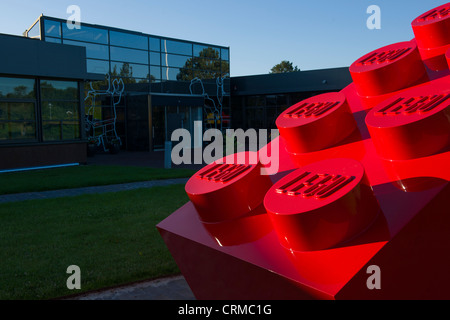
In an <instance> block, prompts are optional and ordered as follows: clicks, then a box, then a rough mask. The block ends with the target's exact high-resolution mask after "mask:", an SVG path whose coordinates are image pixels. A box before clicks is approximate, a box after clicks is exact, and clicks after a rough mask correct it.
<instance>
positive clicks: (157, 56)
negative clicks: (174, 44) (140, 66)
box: [150, 52, 161, 66]
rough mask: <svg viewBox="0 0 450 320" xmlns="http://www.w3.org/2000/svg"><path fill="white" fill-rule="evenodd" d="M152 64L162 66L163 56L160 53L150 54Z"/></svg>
mask: <svg viewBox="0 0 450 320" xmlns="http://www.w3.org/2000/svg"><path fill="white" fill-rule="evenodd" d="M150 64H155V65H158V66H159V65H161V54H160V53H159V52H150Z"/></svg>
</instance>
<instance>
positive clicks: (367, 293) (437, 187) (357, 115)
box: [157, 45, 450, 300]
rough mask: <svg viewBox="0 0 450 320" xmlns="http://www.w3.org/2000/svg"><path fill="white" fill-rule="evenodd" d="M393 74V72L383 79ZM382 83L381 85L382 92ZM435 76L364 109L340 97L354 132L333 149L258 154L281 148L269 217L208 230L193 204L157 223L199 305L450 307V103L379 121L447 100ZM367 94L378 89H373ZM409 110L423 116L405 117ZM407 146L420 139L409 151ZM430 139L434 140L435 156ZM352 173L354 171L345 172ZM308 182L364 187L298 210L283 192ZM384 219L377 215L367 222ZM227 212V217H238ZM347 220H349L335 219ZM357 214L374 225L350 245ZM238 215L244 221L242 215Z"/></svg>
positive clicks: (443, 78) (355, 90) (351, 93)
mask: <svg viewBox="0 0 450 320" xmlns="http://www.w3.org/2000/svg"><path fill="white" fill-rule="evenodd" d="M396 46H397V45H396ZM408 52H409V51H408ZM405 56H406V55H404V57H405ZM416 57H417V56H416ZM358 61H359V60H358ZM408 61H409V62H408ZM393 62H395V60H394V61H393ZM423 63H424V62H422V66H423ZM389 64H391V63H390V62H384V63H382V64H380V65H379V67H381V66H382V65H384V66H387V65H389ZM401 65H402V67H401V68H400V67H399V66H395V67H394V69H396V68H399V69H398V70H397V71H399V74H402V75H403V77H405V76H406V75H407V74H408V70H409V69H415V68H416V67H417V61H416V58H414V59H412V60H408V59H406V60H405V61H402V62H401ZM379 67H374V70H377V69H378V68H379ZM419 69H420V68H419ZM369 72H370V70H369ZM388 73H389V72H388ZM418 74H419V73H417V75H418ZM374 76H375V78H374V79H375V80H376V81H378V80H380V79H378V80H377V79H376V78H377V75H376V74H374ZM427 76H428V77H429V79H430V80H429V81H428V82H427V83H424V84H415V85H413V84H412V83H411V82H409V83H407V82H408V81H406V79H403V80H401V79H400V80H399V79H397V80H395V81H394V82H396V83H397V84H401V86H400V87H402V88H401V89H396V90H397V91H392V92H389V93H384V94H382V95H374V96H370V97H362V96H361V92H360V90H359V89H360V88H361V86H358V85H357V84H356V83H352V84H350V85H349V86H348V87H346V88H345V89H343V90H342V91H341V94H343V95H345V98H346V101H347V103H348V106H349V108H350V112H351V114H352V115H353V118H354V119H355V122H356V130H354V131H353V132H352V133H351V134H350V135H348V136H347V137H346V138H344V139H342V140H341V141H339V142H338V143H336V144H334V145H332V146H327V147H323V148H321V149H319V150H316V151H310V152H297V153H292V152H287V151H286V146H287V145H288V144H289V141H286V139H291V138H290V137H289V135H288V136H287V138H286V135H284V136H279V137H278V138H276V139H274V140H273V141H272V142H271V143H270V144H269V145H267V146H266V147H264V148H263V149H261V150H260V154H261V155H264V154H266V151H267V149H269V148H271V147H272V146H276V147H277V148H278V150H279V159H278V161H279V163H278V164H279V172H278V173H276V174H273V175H271V176H270V179H271V181H272V183H273V186H271V187H268V188H267V191H268V192H266V193H265V197H266V198H265V200H264V202H262V199H261V198H258V201H256V202H260V205H259V206H257V208H255V209H254V210H251V211H250V212H247V213H244V214H242V213H239V214H238V215H236V216H235V217H234V218H233V219H227V220H225V221H221V222H217V223H205V222H204V221H201V220H200V219H199V216H200V214H199V212H198V209H197V208H196V207H195V206H194V203H193V202H189V203H187V204H186V205H184V206H183V207H182V208H180V209H179V210H177V211H175V212H174V213H173V214H172V215H170V216H169V217H168V218H167V219H165V220H164V221H162V222H161V223H159V224H158V226H157V228H158V230H159V232H160V233H161V236H162V238H163V239H164V241H165V243H166V245H167V247H168V249H169V250H170V252H171V253H172V256H173V257H174V259H175V261H176V262H177V264H178V266H179V268H180V270H181V272H182V273H183V275H184V276H185V278H186V280H187V282H188V283H189V285H190V287H191V289H192V291H193V292H194V294H195V296H196V297H197V298H198V299H247V300H248V299H450V291H449V290H448V287H449V286H450V276H449V275H448V266H449V265H450V256H449V255H448V252H449V250H450V236H449V232H448V230H450V214H449V212H448V208H449V206H450V200H449V199H450V184H449V180H450V166H449V164H450V151H449V150H447V149H445V148H441V149H440V150H437V149H438V148H436V144H437V141H441V138H442V137H444V136H445V131H446V130H447V129H446V128H447V127H446V126H447V124H448V120H449V117H448V110H449V109H450V106H449V104H448V103H446V102H445V103H444V102H443V103H441V104H438V105H436V106H434V107H433V108H432V109H430V110H428V109H427V108H426V107H425V106H424V105H423V104H422V105H421V106H420V107H418V108H417V109H415V110H413V109H414V108H411V109H409V110H407V108H409V107H411V106H410V105H408V106H402V108H400V109H398V110H394V109H395V107H393V108H394V109H392V107H389V108H387V109H386V110H385V111H386V112H388V113H389V114H386V115H381V116H380V115H378V116H377V115H376V114H375V113H376V112H380V111H381V110H382V109H383V107H387V105H386V104H387V103H388V102H389V101H392V100H393V101H395V100H396V99H397V97H394V96H396V95H399V97H400V96H401V97H404V98H407V97H411V96H413V97H417V96H416V94H418V96H429V95H430V94H434V93H435V92H434V91H433V90H437V91H439V92H438V93H439V94H441V93H442V92H444V93H445V92H447V91H446V90H447V89H448V88H450V74H449V71H448V70H444V71H433V70H430V69H429V70H427ZM376 81H375V82H376ZM402 81H403V83H402ZM360 84H361V83H360ZM366 85H367V86H368V88H369V89H370V86H371V85H372V84H370V83H366ZM375 85H376V86H378V84H376V83H375ZM363 87H364V85H363ZM366 89H367V88H366ZM378 89H381V90H378ZM378 89H377V90H378V92H380V91H383V90H384V89H387V88H386V87H383V84H381V87H378ZM391 89H392V88H390V89H389V90H391ZM430 90H431V91H430ZM413 93H414V94H413ZM388 100H389V101H388ZM446 101H448V100H446ZM421 108H422V109H421ZM372 109H373V110H372ZM400 110H401V111H402V112H405V111H414V112H413V113H412V114H408V115H405V114H403V113H400V114H398V113H396V111H400ZM391 113H392V114H391ZM439 115H440V117H441V118H442V119H443V118H444V115H445V118H446V119H447V122H446V121H445V120H442V121H435V120H436V119H434V117H437V116H439ZM377 117H378V118H377ZM389 117H390V118H389ZM366 118H367V121H366ZM366 122H367V125H366ZM428 122H429V124H426V123H428ZM425 124H426V125H425ZM410 125H413V126H416V127H415V128H416V130H419V132H420V134H417V133H414V132H413V131H410V129H409V126H410ZM442 126H443V127H442ZM391 127H399V128H401V129H400V131H399V132H403V135H402V134H398V135H397V136H395V135H394V136H392V137H391V139H392V140H394V141H390V142H388V143H385V142H384V143H383V142H382V143H380V142H377V141H378V140H379V137H380V135H381V136H383V130H385V129H386V128H391ZM433 127H436V128H433ZM322 129H323V128H322ZM374 129H375V131H374ZM435 129H436V131H434V130H435ZM325 130H326V129H325ZM377 130H378V131H377ZM380 132H381V133H380ZM436 132H438V134H437V135H436V134H435V133H436ZM447 133H448V132H447ZM409 135H413V137H415V138H414V139H410V138H408V137H409ZM385 136H386V137H387V136H388V134H386V135H385ZM423 137H427V139H428V140H427V141H428V144H427V143H426V141H425V140H422V138H423ZM377 139H378V140H377ZM386 139H387V138H386ZM417 143H419V144H417ZM427 148H428V149H427ZM397 149H398V150H397ZM421 150H427V152H425V154H424V153H423V151H421ZM430 151H432V152H430ZM383 152H387V154H388V155H392V154H394V155H395V154H397V155H398V154H400V153H401V154H408V157H406V158H407V159H403V160H390V159H386V157H382V156H380V153H382V154H383ZM337 158H340V159H338V160H336V159H337ZM342 158H345V159H342ZM273 161H274V160H273ZM263 162H264V161H263ZM264 163H265V162H264ZM347 166H349V169H345V168H347ZM306 170H307V172H316V173H323V174H327V173H328V174H341V175H345V176H351V177H355V178H354V179H352V180H351V181H350V182H349V183H348V184H347V185H345V186H342V188H340V189H336V190H334V189H331V190H334V191H335V192H334V193H331V194H330V195H329V197H325V199H320V200H319V199H315V201H313V200H312V199H311V198H309V199H301V200H300V198H299V197H303V195H301V194H297V195H293V196H291V197H290V198H289V196H287V195H282V194H281V193H279V192H277V191H276V190H277V189H279V190H280V191H281V192H283V190H285V191H286V192H287V193H288V192H291V193H293V194H295V192H297V191H298V190H293V188H295V186H294V185H287V187H286V188H284V189H283V188H281V187H283V186H286V184H287V183H288V182H290V181H292V179H293V178H295V177H297V176H298V175H301V174H302V172H304V171H306ZM346 170H348V171H346ZM271 173H275V172H273V171H272V172H271ZM197 179H198V178H197ZM197 182H198V181H197ZM298 182H299V183H301V182H300V181H298ZM325 184H326V182H325ZM358 186H360V189H361V187H362V186H365V187H366V189H365V190H366V191H364V192H361V193H359V194H358V192H355V193H354V194H352V192H354V191H356V190H358ZM252 187H255V184H253V185H252ZM222 188H223V187H222ZM222 188H218V190H221V189H222ZM317 188H318V189H316V193H314V192H313V193H314V194H312V193H311V190H310V192H307V193H306V194H307V195H311V196H316V195H317V193H318V190H323V189H321V188H326V187H324V186H322V185H317ZM269 189H270V190H269ZM328 190H330V189H328ZM361 190H362V189H361ZM368 191H370V192H368ZM324 193H325V192H323V193H321V194H322V195H323V194H324ZM206 194H207V193H205V195H206ZM370 194H371V195H372V196H373V197H374V198H372V199H375V200H376V201H372V200H368V201H363V199H370ZM349 195H350V196H349ZM367 195H369V197H365V196H367ZM205 197H206V196H205ZM235 197H236V199H235ZM240 197H241V198H242V199H243V198H245V197H243V196H242V195H233V196H228V197H225V196H224V197H223V198H222V197H217V198H216V199H215V200H214V201H213V203H215V204H216V205H217V206H218V207H220V204H223V206H228V205H231V204H230V203H233V202H237V203H239V202H240V201H241V200H240V199H241V198H240ZM288 198H289V200H288ZM341 199H347V200H346V201H343V202H341V205H342V206H345V205H348V207H347V208H348V209H347V210H345V209H339V210H334V209H333V210H329V211H328V210H327V207H329V206H330V205H333V206H338V207H339V202H340V201H341ZM309 200H311V201H309ZM320 201H323V202H320ZM261 204H265V206H264V205H261ZM352 205H353V206H352ZM358 205H362V206H366V208H364V209H363V208H361V207H360V208H358ZM341 208H343V207H341ZM218 209H219V210H220V209H221V208H218ZM375 209H377V210H378V214H377V215H376V216H375V217H374V218H373V219H369V217H373V213H372V212H373V211H374V210H375ZM214 210H216V207H211V211H209V212H208V211H205V212H204V214H207V215H209V214H211V215H213V216H214V215H215V212H214ZM317 210H319V211H322V212H321V213H320V214H319V215H317V216H311V217H310V220H309V221H308V222H306V223H304V221H302V218H303V216H304V215H306V214H308V212H313V211H317ZM371 210H372V211H371ZM226 211H227V210H223V211H222V213H223V214H224V215H225V216H227V217H228V215H226V214H225V213H226ZM243 211H245V210H243ZM337 212H340V215H334V214H333V213H337ZM352 212H353V214H355V215H356V216H360V217H367V218H368V219H367V220H364V223H361V224H357V226H358V228H355V230H359V232H356V231H355V233H354V236H353V237H347V236H342V234H345V233H346V231H348V230H349V227H348V226H349V221H351V220H352V219H353V218H354V217H352V215H351V214H352ZM230 215H231V216H234V212H233V213H230ZM280 215H283V216H285V217H287V218H288V219H292V220H288V222H287V223H281V224H279V223H278V221H277V219H275V220H274V219H273V218H274V216H280ZM338 217H339V218H342V217H344V219H337V218H338ZM275 218H277V217H275ZM333 218H336V219H335V220H333ZM314 219H316V220H315V222H317V224H314ZM369 220H370V222H369ZM311 221H312V222H313V223H311ZM324 221H328V224H324V223H323V222H324ZM343 221H344V222H343ZM365 223H367V225H366V227H363V225H364V224H365ZM321 224H322V225H321ZM306 225H308V227H306ZM280 226H281V227H280ZM286 234H287V235H288V239H295V238H297V239H296V241H294V242H291V241H286V239H284V240H283V236H284V235H286ZM322 234H325V235H324V236H322ZM280 235H281V236H280ZM328 238H331V239H334V241H333V243H332V242H327V241H325V242H326V243H323V242H321V241H323V239H325V240H327V239H328ZM305 239H306V240H305ZM371 265H376V266H378V267H379V268H380V270H381V289H379V290H378V289H370V288H369V287H368V286H367V281H368V278H369V276H370V274H368V272H367V270H368V267H369V266H371Z"/></svg>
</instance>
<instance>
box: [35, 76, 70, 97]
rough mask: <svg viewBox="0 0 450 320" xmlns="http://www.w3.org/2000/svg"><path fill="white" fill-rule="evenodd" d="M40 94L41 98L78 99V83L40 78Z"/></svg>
mask: <svg viewBox="0 0 450 320" xmlns="http://www.w3.org/2000/svg"><path fill="white" fill-rule="evenodd" d="M41 96H42V100H78V83H77V82H75V81H50V80H41Z"/></svg>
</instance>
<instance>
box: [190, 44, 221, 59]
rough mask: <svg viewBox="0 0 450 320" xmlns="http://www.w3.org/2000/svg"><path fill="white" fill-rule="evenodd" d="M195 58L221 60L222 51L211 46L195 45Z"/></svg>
mask: <svg viewBox="0 0 450 320" xmlns="http://www.w3.org/2000/svg"><path fill="white" fill-rule="evenodd" d="M194 56H195V57H208V58H211V59H220V50H219V49H218V48H214V47H210V46H203V45H198V44H194Z"/></svg>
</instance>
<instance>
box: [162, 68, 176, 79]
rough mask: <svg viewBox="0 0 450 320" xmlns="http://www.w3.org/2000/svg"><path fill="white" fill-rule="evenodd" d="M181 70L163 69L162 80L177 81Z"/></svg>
mask: <svg viewBox="0 0 450 320" xmlns="http://www.w3.org/2000/svg"><path fill="white" fill-rule="evenodd" d="M180 76H181V74H180V69H179V68H167V67H163V68H162V79H163V80H171V81H177V80H178V77H180Z"/></svg>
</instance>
